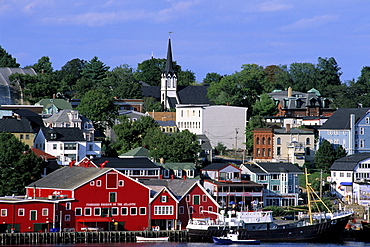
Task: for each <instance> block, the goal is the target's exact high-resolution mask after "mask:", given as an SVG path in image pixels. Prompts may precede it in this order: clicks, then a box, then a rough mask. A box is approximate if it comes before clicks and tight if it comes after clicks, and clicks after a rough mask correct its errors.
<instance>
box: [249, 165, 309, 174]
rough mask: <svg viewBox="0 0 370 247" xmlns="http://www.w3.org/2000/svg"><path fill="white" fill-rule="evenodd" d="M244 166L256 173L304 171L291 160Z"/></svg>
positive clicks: (300, 172)
mask: <svg viewBox="0 0 370 247" xmlns="http://www.w3.org/2000/svg"><path fill="white" fill-rule="evenodd" d="M244 166H245V167H246V168H247V169H249V170H250V171H251V172H254V173H298V174H303V171H302V170H301V169H300V168H299V167H298V166H296V165H293V164H292V163H290V162H256V164H244Z"/></svg>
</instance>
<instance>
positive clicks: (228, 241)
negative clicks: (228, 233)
mask: <svg viewBox="0 0 370 247" xmlns="http://www.w3.org/2000/svg"><path fill="white" fill-rule="evenodd" d="M212 240H213V243H215V244H243V245H259V244H260V243H261V241H259V240H255V239H247V240H231V239H229V238H219V237H212Z"/></svg>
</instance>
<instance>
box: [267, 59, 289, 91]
mask: <svg viewBox="0 0 370 247" xmlns="http://www.w3.org/2000/svg"><path fill="white" fill-rule="evenodd" d="M264 70H265V74H266V80H267V87H265V88H264V91H265V92H266V93H269V92H272V91H273V90H274V89H279V90H285V89H286V88H288V87H290V86H291V85H292V84H293V83H292V78H291V76H290V74H289V71H288V67H287V66H286V65H280V66H277V65H269V66H266V67H265V69H264Z"/></svg>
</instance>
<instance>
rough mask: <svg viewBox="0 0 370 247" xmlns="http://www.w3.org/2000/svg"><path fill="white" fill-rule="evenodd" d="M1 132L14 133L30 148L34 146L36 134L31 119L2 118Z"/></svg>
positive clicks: (0, 121) (0, 122)
mask: <svg viewBox="0 0 370 247" xmlns="http://www.w3.org/2000/svg"><path fill="white" fill-rule="evenodd" d="M0 132H7V133H12V134H13V135H15V136H16V137H17V138H18V139H19V140H21V141H23V142H24V143H25V144H27V145H28V146H29V147H30V148H31V147H32V146H33V141H34V138H35V135H36V133H35V132H34V130H33V128H32V126H31V123H30V121H29V120H27V119H26V118H3V119H0Z"/></svg>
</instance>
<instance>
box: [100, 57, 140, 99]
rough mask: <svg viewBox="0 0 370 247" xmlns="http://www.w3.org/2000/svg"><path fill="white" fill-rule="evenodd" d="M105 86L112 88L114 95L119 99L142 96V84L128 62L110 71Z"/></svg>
mask: <svg viewBox="0 0 370 247" xmlns="http://www.w3.org/2000/svg"><path fill="white" fill-rule="evenodd" d="M104 87H107V88H108V89H110V91H111V92H112V95H113V96H114V97H116V98H118V99H139V98H142V95H141V84H140V83H139V82H138V81H137V80H136V79H135V78H134V73H133V70H132V68H130V67H129V66H128V65H127V64H124V65H121V66H118V67H116V68H114V69H113V70H112V71H110V72H108V74H107V79H106V80H105V81H104Z"/></svg>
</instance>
